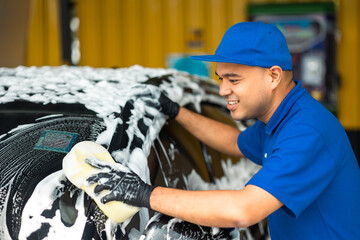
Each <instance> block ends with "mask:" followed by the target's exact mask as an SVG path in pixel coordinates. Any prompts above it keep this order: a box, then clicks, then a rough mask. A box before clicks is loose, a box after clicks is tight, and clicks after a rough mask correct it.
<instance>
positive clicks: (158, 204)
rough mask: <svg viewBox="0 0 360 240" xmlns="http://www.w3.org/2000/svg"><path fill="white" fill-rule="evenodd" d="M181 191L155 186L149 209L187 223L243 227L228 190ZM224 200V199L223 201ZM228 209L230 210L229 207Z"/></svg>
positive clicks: (243, 224)
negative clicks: (219, 191) (218, 191)
mask: <svg viewBox="0 0 360 240" xmlns="http://www.w3.org/2000/svg"><path fill="white" fill-rule="evenodd" d="M221 192H222V193H221V194H223V195H222V196H219V193H216V191H185V190H179V189H171V188H162V187H157V188H155V189H154V191H153V192H152V194H151V197H150V206H151V208H152V209H153V210H155V211H158V212H161V213H163V214H166V215H169V216H172V217H176V218H179V219H182V220H185V221H188V222H192V223H195V224H200V225H203V226H212V227H244V226H245V225H246V224H245V223H241V222H240V221H241V220H240V219H241V218H240V216H241V214H240V213H239V212H238V210H237V209H234V207H233V206H234V203H230V201H233V200H235V198H234V197H230V196H229V197H226V195H229V193H230V191H221ZM224 199H227V200H228V202H224ZM230 208H231V209H230Z"/></svg>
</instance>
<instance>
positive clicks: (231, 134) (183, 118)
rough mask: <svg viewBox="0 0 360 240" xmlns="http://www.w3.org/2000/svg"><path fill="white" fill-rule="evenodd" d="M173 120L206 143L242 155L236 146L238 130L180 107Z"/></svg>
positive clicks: (220, 149)
mask: <svg viewBox="0 0 360 240" xmlns="http://www.w3.org/2000/svg"><path fill="white" fill-rule="evenodd" d="M175 120H176V121H177V122H179V123H180V124H181V125H182V126H183V127H184V128H185V129H186V130H188V131H189V132H191V134H193V135H194V136H195V137H197V138H198V139H199V140H200V141H202V142H204V143H205V144H206V145H208V146H210V147H212V148H214V149H216V150H218V151H220V152H223V153H226V154H229V155H233V156H239V157H243V155H242V153H241V152H240V150H239V148H238V147H237V144H236V143H237V137H238V136H239V134H240V130H239V129H237V128H235V127H233V126H230V125H227V124H224V123H221V122H218V121H215V120H212V119H210V118H207V117H204V116H202V115H200V114H197V113H194V112H192V111H189V110H187V109H186V108H183V107H181V108H180V111H179V113H178V115H177V116H176V118H175Z"/></svg>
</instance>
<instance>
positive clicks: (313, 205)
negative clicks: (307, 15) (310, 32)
mask: <svg viewBox="0 0 360 240" xmlns="http://www.w3.org/2000/svg"><path fill="white" fill-rule="evenodd" d="M193 58H195V59H198V60H203V61H211V62H216V63H217V65H216V74H217V76H219V79H220V80H221V83H220V95H221V96H223V97H225V98H226V100H227V101H228V105H227V107H228V109H229V111H230V113H231V116H232V117H233V118H234V119H236V120H240V119H250V118H255V119H257V120H258V121H257V122H256V123H255V124H254V125H253V126H252V127H250V128H248V129H247V130H245V131H243V132H240V131H239V130H238V129H236V128H233V127H230V126H227V125H225V124H222V123H219V122H215V121H213V120H211V119H207V118H205V117H203V116H201V115H198V114H196V113H193V112H191V111H189V110H187V109H185V108H182V107H179V105H178V104H176V103H174V102H172V101H171V100H169V99H168V98H167V97H166V96H164V95H162V97H161V99H160V103H161V108H162V109H161V111H162V112H164V113H165V114H167V115H168V116H169V117H170V118H174V119H175V120H176V121H178V122H179V123H180V124H181V125H182V126H184V127H185V128H186V129H187V130H189V132H191V133H192V134H194V135H195V136H196V137H198V138H199V139H200V140H201V141H203V142H205V143H206V144H207V145H209V146H211V147H213V148H215V149H218V150H220V151H223V152H225V153H227V154H231V155H234V156H240V157H244V156H245V157H247V158H249V159H250V160H252V161H254V162H255V163H257V164H260V165H262V169H261V170H260V171H259V172H258V173H257V174H256V175H255V176H254V177H253V178H252V179H251V180H250V181H249V182H248V183H247V185H246V187H245V188H244V189H242V190H233V191H232V190H217V191H186V190H178V189H170V188H165V187H153V186H150V185H147V184H145V183H144V182H142V181H141V180H140V178H139V177H138V176H136V175H135V174H134V173H123V172H117V173H116V174H117V176H120V178H121V180H120V182H121V184H118V185H116V186H112V185H111V186H110V185H106V183H98V186H97V188H96V189H95V191H96V192H99V191H102V190H103V189H109V190H110V194H109V195H108V196H107V197H105V198H103V201H104V202H108V201H113V200H119V201H124V202H125V203H128V204H130V205H135V206H141V207H148V208H151V209H153V210H155V211H159V212H161V213H164V214H167V215H170V216H173V217H177V218H180V219H183V220H186V221H189V222H192V223H196V224H201V225H206V226H214V227H239V228H244V227H248V226H250V225H253V224H255V223H257V222H259V221H261V220H263V219H264V218H266V217H268V221H269V227H270V234H271V237H272V239H360V215H359V214H360V171H359V167H358V165H357V161H356V159H355V155H354V153H353V151H352V148H351V146H350V143H349V141H348V138H347V136H346V133H345V131H344V129H343V128H342V126H341V124H340V123H339V122H338V121H337V119H336V118H335V117H334V116H333V115H332V114H331V113H329V112H328V111H327V110H326V109H325V108H324V107H323V106H322V105H321V104H320V103H318V102H317V101H316V100H314V99H313V98H312V97H311V96H310V95H309V94H308V93H307V92H306V91H305V89H304V88H302V87H301V83H300V82H298V81H293V79H292V71H291V70H292V62H291V56H290V54H289V50H288V47H287V44H286V41H285V38H284V36H283V35H282V33H281V32H280V31H279V30H278V29H277V28H276V27H275V26H274V25H271V24H264V23H262V22H243V23H238V24H235V25H234V26H232V27H231V28H229V29H228V31H227V32H226V33H225V35H224V37H223V39H222V41H221V43H220V45H219V46H218V48H217V50H216V52H215V54H214V55H209V56H196V57H193ZM89 181H90V182H96V179H95V178H92V179H89ZM129 191H130V192H131V194H129Z"/></svg>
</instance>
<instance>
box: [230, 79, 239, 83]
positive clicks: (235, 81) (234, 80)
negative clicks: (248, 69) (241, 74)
mask: <svg viewBox="0 0 360 240" xmlns="http://www.w3.org/2000/svg"><path fill="white" fill-rule="evenodd" d="M238 81H239V80H237V79H229V82H231V83H237V82H238Z"/></svg>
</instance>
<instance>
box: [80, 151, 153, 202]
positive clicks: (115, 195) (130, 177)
mask: <svg viewBox="0 0 360 240" xmlns="http://www.w3.org/2000/svg"><path fill="white" fill-rule="evenodd" d="M86 162H87V163H88V164H90V165H91V166H93V167H95V168H99V169H101V172H100V173H98V174H95V175H92V176H91V177H89V178H88V179H87V182H88V183H89V184H94V183H97V186H96V187H95V189H94V193H95V194H98V193H100V192H101V191H103V190H105V189H106V190H109V194H107V195H106V196H104V197H103V198H102V199H101V202H102V203H107V202H110V201H121V202H124V203H126V204H129V205H132V206H136V207H147V208H150V203H149V200H150V195H151V192H152V190H153V189H154V188H155V187H153V186H151V185H149V184H146V183H145V182H144V181H142V180H141V179H140V177H139V176H138V175H136V174H135V173H134V172H132V171H126V170H125V169H120V168H118V167H117V166H116V165H113V164H110V163H107V162H104V161H101V160H99V159H97V158H95V157H91V158H87V159H86Z"/></svg>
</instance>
